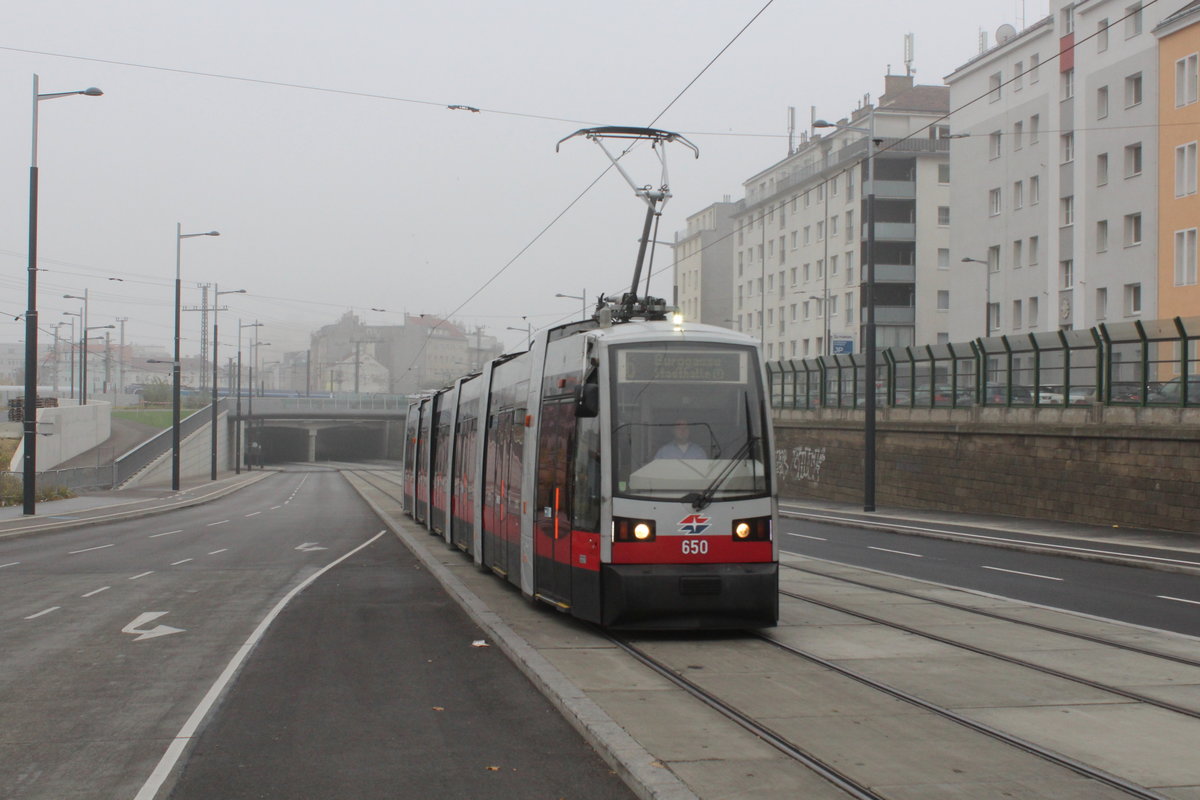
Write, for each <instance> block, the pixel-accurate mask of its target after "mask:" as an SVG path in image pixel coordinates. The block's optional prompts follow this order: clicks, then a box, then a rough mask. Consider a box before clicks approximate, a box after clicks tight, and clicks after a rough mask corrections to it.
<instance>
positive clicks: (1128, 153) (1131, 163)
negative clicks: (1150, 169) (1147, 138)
mask: <svg viewBox="0 0 1200 800" xmlns="http://www.w3.org/2000/svg"><path fill="white" fill-rule="evenodd" d="M1141 174H1142V143H1141V142H1135V143H1134V144H1130V145H1126V146H1125V177H1126V178H1134V177H1137V176H1138V175H1141Z"/></svg>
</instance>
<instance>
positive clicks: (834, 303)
mask: <svg viewBox="0 0 1200 800" xmlns="http://www.w3.org/2000/svg"><path fill="white" fill-rule="evenodd" d="M837 313H838V298H837V295H836V294H831V295H829V316H831V317H836V316H837Z"/></svg>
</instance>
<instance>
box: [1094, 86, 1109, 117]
mask: <svg viewBox="0 0 1200 800" xmlns="http://www.w3.org/2000/svg"><path fill="white" fill-rule="evenodd" d="M1107 116H1108V87H1107V86H1101V87H1100V88H1099V89H1097V90H1096V119H1104V118H1105V117H1107Z"/></svg>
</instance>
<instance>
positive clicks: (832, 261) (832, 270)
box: [829, 256, 838, 275]
mask: <svg viewBox="0 0 1200 800" xmlns="http://www.w3.org/2000/svg"><path fill="white" fill-rule="evenodd" d="M837 262H838V257H837V256H830V257H829V274H830V275H837Z"/></svg>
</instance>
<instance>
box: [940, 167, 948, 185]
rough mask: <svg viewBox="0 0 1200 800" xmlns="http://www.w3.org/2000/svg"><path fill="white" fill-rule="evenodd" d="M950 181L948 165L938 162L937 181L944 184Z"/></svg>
mask: <svg viewBox="0 0 1200 800" xmlns="http://www.w3.org/2000/svg"><path fill="white" fill-rule="evenodd" d="M949 182H950V165H949V164H938V183H942V184H946V183H949Z"/></svg>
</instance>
